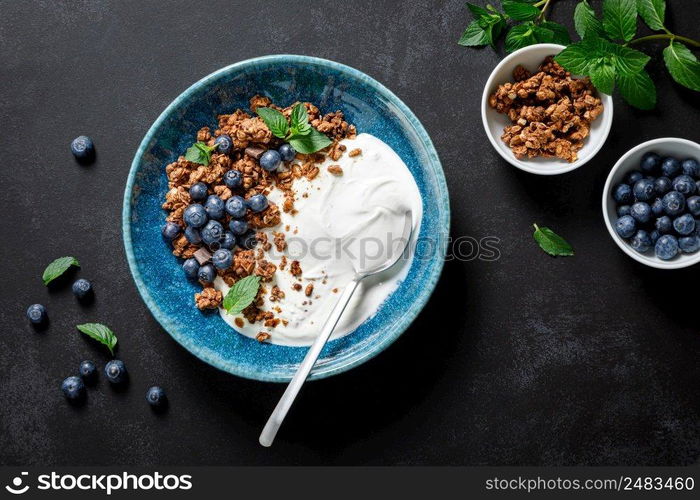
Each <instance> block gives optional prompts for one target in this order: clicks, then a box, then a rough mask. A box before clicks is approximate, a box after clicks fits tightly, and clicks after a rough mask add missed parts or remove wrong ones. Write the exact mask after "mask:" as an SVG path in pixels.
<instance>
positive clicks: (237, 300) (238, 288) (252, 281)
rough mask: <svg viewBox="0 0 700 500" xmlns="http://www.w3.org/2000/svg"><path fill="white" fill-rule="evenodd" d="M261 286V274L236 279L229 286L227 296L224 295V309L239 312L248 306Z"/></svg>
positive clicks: (230, 312)
mask: <svg viewBox="0 0 700 500" xmlns="http://www.w3.org/2000/svg"><path fill="white" fill-rule="evenodd" d="M259 287H260V276H246V277H245V278H243V279H241V280H238V281H236V282H235V283H234V284H233V286H232V287H231V288H229V290H228V293H227V294H226V297H224V304H223V305H224V309H226V312H228V313H229V314H239V313H240V312H241V311H243V309H245V308H246V307H248V306H249V305H250V304H252V302H253V301H254V300H255V297H256V296H257V295H258V288H259Z"/></svg>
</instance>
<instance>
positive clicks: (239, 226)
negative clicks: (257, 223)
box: [228, 219, 248, 234]
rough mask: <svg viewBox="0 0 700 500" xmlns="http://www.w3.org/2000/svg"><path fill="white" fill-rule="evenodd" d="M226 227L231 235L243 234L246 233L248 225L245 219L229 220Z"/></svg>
mask: <svg viewBox="0 0 700 500" xmlns="http://www.w3.org/2000/svg"><path fill="white" fill-rule="evenodd" d="M228 227H229V229H230V230H231V232H232V233H233V234H245V232H246V231H248V223H247V222H246V221H245V219H231V222H229V223H228Z"/></svg>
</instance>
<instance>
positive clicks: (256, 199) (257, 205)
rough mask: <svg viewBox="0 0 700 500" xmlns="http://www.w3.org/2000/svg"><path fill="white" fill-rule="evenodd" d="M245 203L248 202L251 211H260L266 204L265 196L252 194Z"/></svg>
mask: <svg viewBox="0 0 700 500" xmlns="http://www.w3.org/2000/svg"><path fill="white" fill-rule="evenodd" d="M246 203H247V204H248V208H250V209H251V210H252V211H253V212H262V211H263V210H265V209H266V208H267V205H268V203H267V198H266V197H265V195H264V194H254V195H253V196H251V197H250V198H248V199H247V200H246Z"/></svg>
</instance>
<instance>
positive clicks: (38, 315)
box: [27, 304, 47, 325]
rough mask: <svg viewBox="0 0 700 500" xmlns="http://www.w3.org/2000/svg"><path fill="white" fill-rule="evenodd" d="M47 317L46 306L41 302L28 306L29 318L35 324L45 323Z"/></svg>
mask: <svg viewBox="0 0 700 500" xmlns="http://www.w3.org/2000/svg"><path fill="white" fill-rule="evenodd" d="M46 318H47V316H46V308H45V307H44V306H42V305H41V304H32V305H31V306H29V307H28V308H27V319H29V321H31V322H32V323H34V324H35V325H39V324H41V323H43V322H44V321H46Z"/></svg>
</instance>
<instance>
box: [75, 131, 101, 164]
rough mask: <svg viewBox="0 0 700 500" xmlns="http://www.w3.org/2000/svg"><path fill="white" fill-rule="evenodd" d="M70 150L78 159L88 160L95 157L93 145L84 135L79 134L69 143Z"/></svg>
mask: <svg viewBox="0 0 700 500" xmlns="http://www.w3.org/2000/svg"><path fill="white" fill-rule="evenodd" d="M70 150H71V153H73V156H75V159H76V160H78V161H81V162H82V161H88V160H92V159H93V158H94V157H95V145H94V144H93V143H92V139H90V138H89V137H88V136H86V135H80V136H78V137H76V138H75V139H73V142H71V143H70Z"/></svg>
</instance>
